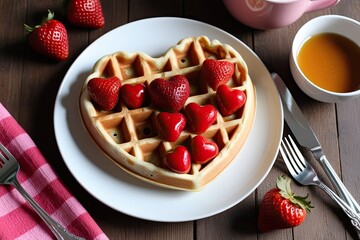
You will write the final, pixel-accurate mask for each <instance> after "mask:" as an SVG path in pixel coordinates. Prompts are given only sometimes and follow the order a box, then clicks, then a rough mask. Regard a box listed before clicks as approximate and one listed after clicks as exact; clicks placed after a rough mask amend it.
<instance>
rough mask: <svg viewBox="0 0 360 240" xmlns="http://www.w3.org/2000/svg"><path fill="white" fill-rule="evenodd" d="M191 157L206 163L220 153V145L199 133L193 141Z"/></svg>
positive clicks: (195, 160)
mask: <svg viewBox="0 0 360 240" xmlns="http://www.w3.org/2000/svg"><path fill="white" fill-rule="evenodd" d="M190 152H191V159H192V161H193V162H194V163H200V164H204V163H207V162H209V161H210V160H212V159H213V158H215V157H216V155H217V154H218V153H219V147H218V145H217V144H216V143H215V142H211V141H208V140H206V139H205V138H204V137H203V136H201V135H197V136H195V137H194V138H193V139H192V141H191V147H190Z"/></svg>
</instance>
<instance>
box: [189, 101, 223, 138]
mask: <svg viewBox="0 0 360 240" xmlns="http://www.w3.org/2000/svg"><path fill="white" fill-rule="evenodd" d="M184 114H185V116H186V121H187V123H188V127H189V129H190V130H191V131H192V132H194V133H197V134H201V133H203V132H205V131H206V130H207V129H208V128H209V127H210V126H211V124H213V123H214V122H215V120H216V115H217V111H216V108H215V107H214V106H213V105H211V104H207V105H204V106H201V105H199V104H197V103H194V102H191V103H189V104H188V105H186V107H185V109H184Z"/></svg>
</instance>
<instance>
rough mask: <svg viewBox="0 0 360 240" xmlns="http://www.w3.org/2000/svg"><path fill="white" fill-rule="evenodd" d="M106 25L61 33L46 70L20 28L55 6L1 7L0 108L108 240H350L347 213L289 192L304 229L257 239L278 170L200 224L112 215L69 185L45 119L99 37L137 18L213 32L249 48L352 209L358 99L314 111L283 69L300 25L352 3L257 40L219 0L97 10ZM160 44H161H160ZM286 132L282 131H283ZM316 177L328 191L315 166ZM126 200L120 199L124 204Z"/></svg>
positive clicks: (2, 0) (1, 2)
mask: <svg viewBox="0 0 360 240" xmlns="http://www.w3.org/2000/svg"><path fill="white" fill-rule="evenodd" d="M102 6H103V11H104V14H105V18H106V25H105V27H103V28H102V29H99V30H82V29H79V28H75V27H71V26H69V25H68V24H67V25H66V26H67V29H68V34H69V41H70V57H69V59H68V60H67V61H64V62H59V63H57V62H53V61H49V60H47V59H45V58H43V57H39V56H38V55H37V54H35V53H34V52H33V51H32V50H31V49H29V46H28V44H27V43H26V37H25V33H24V30H23V23H27V24H30V25H34V24H35V23H37V22H38V21H39V20H40V19H41V17H42V16H43V15H44V14H45V13H46V12H47V9H51V10H53V11H55V12H56V14H57V15H56V16H57V17H58V19H60V20H64V17H63V15H64V10H63V9H62V8H61V5H60V1H58V0H51V1H34V0H33V1H32V0H28V1H11V0H0V54H1V55H0V81H1V87H0V101H1V103H2V104H3V105H4V106H5V107H6V108H7V109H8V110H9V111H10V113H11V114H12V115H13V116H14V117H15V118H16V119H17V120H18V122H19V123H20V124H21V125H22V126H23V128H24V129H25V130H26V131H27V132H28V133H29V134H30V136H31V137H32V138H33V140H34V141H35V143H36V144H37V146H38V147H39V148H40V150H41V151H42V152H43V154H44V155H45V157H46V158H47V159H48V160H49V161H50V163H51V165H52V166H53V167H54V168H55V169H56V171H57V172H58V173H59V175H60V177H61V178H62V179H63V181H64V182H65V183H66V184H67V186H68V187H69V188H70V189H71V191H72V192H73V193H74V195H75V196H76V197H77V198H78V199H79V201H80V202H81V203H82V204H83V205H84V207H85V208H86V209H87V210H88V211H89V212H90V214H91V215H92V216H93V217H94V219H95V220H96V221H97V223H98V224H99V225H100V227H101V228H102V229H103V231H104V232H105V233H106V234H107V235H108V237H109V238H110V239H127V240H131V239H207V240H209V239H311V238H315V239H355V238H356V235H355V233H354V230H353V227H352V226H351V224H350V223H349V221H348V220H347V218H346V216H345V214H343V212H342V211H341V210H340V209H339V208H338V207H337V206H336V205H335V204H334V203H333V202H332V201H331V200H330V199H329V197H328V196H327V195H325V194H324V193H323V192H322V191H321V190H320V189H317V188H310V187H303V186H299V185H296V184H293V188H294V190H295V191H296V192H297V193H299V194H306V193H307V192H309V193H310V198H311V200H312V203H313V205H314V206H315V207H316V208H315V209H314V210H313V211H312V213H310V214H309V215H308V217H307V219H306V221H305V222H304V223H303V224H302V225H301V226H299V227H296V228H294V229H286V230H279V231H274V232H270V233H265V234H261V233H258V232H257V230H256V221H257V212H258V206H259V203H260V201H261V200H262V198H263V196H264V194H265V193H266V192H267V191H268V190H269V189H270V188H272V187H274V183H275V180H276V178H277V177H278V176H279V175H281V174H284V173H285V174H287V175H289V174H288V173H287V170H286V169H285V168H284V164H283V163H282V162H281V161H279V160H278V161H276V162H275V164H274V166H273V168H272V170H271V171H270V173H269V174H268V176H267V177H266V178H265V180H264V181H263V182H262V183H261V184H260V186H259V187H258V188H257V189H256V190H255V191H254V192H253V193H252V194H250V195H249V196H248V197H247V198H246V199H245V200H243V201H242V202H240V203H239V204H237V205H236V206H234V207H232V208H231V209H228V210H227V211H225V212H222V213H219V214H217V215H215V216H212V217H208V218H206V219H201V220H196V221H188V222H180V223H162V222H152V221H146V220H142V219H137V218H133V217H130V216H127V215H125V214H123V213H120V212H117V211H115V210H113V209H111V208H109V207H107V206H105V205H104V204H102V203H101V202H99V201H97V200H96V199H95V198H94V197H93V196H91V195H90V194H89V193H88V192H86V191H85V190H84V189H83V188H82V187H81V186H80V185H79V184H78V183H77V181H76V180H75V179H74V178H73V176H72V175H71V174H70V172H69V171H68V169H67V168H66V166H65V164H64V161H63V159H62V157H61V155H60V153H59V150H58V146H57V144H56V140H55V135H54V130H53V129H54V126H53V121H52V120H53V110H54V102H55V97H56V94H57V91H58V89H59V86H60V84H61V81H62V79H63V77H64V75H65V73H66V72H67V70H68V69H69V67H70V66H71V64H72V63H73V61H74V60H75V59H76V58H77V56H78V55H79V54H80V53H81V52H82V51H83V50H84V49H85V48H86V47H87V46H88V45H89V44H90V43H91V42H93V41H94V40H95V39H97V38H98V37H100V36H102V35H103V34H104V33H106V32H108V31H110V30H112V29H114V28H116V27H118V26H121V25H123V24H126V23H127V22H132V21H135V20H138V19H144V18H149V17H155V16H176V17H185V18H190V19H196V20H200V21H203V22H206V23H209V24H211V25H214V26H216V27H219V28H221V29H223V30H225V31H227V32H229V33H231V34H233V35H234V36H236V37H238V38H239V39H240V40H241V41H243V42H244V43H245V44H247V45H248V46H249V47H250V48H252V49H253V50H254V51H255V53H256V54H257V55H258V56H259V57H260V58H261V59H262V61H263V62H264V63H265V65H266V66H267V68H268V69H269V71H270V72H277V73H279V74H280V75H281V76H282V77H283V78H284V80H285V81H286V84H287V85H288V87H289V88H290V90H291V91H292V93H293V95H294V96H295V98H296V100H297V102H298V103H299V105H300V107H301V109H302V110H303V112H304V114H305V115H306V117H307V118H308V120H309V122H310V124H311V126H312V127H313V129H314V131H315V132H316V134H317V136H318V138H319V140H320V142H321V143H322V145H323V148H324V151H325V153H326V155H327V157H328V159H329V161H330V162H331V164H332V165H333V167H334V168H335V170H336V172H337V173H338V174H339V176H341V178H342V179H343V182H344V183H345V185H346V186H347V187H348V189H349V190H350V191H351V192H352V193H353V196H354V197H355V198H356V199H358V200H360V189H359V185H358V184H356V183H357V182H359V181H360V175H359V171H360V162H359V156H360V148H359V139H360V138H359V137H360V99H357V100H351V101H348V102H344V103H339V104H327V103H320V102H318V101H315V100H312V99H310V98H309V97H307V96H306V95H305V94H303V93H302V92H301V91H300V90H299V88H298V87H297V86H296V85H295V83H294V81H293V79H292V77H291V73H290V69H289V64H288V57H289V52H290V47H291V42H292V39H293V37H294V35H295V33H296V31H297V30H298V29H299V28H300V27H301V26H302V25H303V24H304V23H305V22H307V21H308V20H310V19H312V18H314V17H316V16H320V15H326V14H340V15H345V16H348V17H352V18H354V19H356V20H358V21H359V20H360V1H359V0H346V1H345V0H343V1H341V2H340V3H339V4H338V5H337V6H335V7H332V8H329V9H326V10H323V11H317V12H313V13H308V14H305V15H304V16H303V17H302V18H301V19H300V20H299V21H297V22H296V23H294V24H292V25H291V26H289V27H286V28H282V29H276V30H269V31H259V30H254V29H251V28H248V27H246V26H244V25H242V24H240V23H239V22H237V21H236V20H235V19H234V18H232V17H231V16H230V15H229V13H228V12H227V10H226V9H225V7H224V5H223V3H222V1H220V0H216V1H206V0H191V1H189V0H173V1H168V0H167V1H164V0H159V1H148V0H133V1H125V0H118V1H110V0H103V1H102ZM164 37H166V36H164ZM287 131H288V130H287V129H285V132H287ZM313 163H314V165H315V166H316V169H317V170H318V171H319V173H320V175H321V176H322V177H323V179H324V180H325V182H326V183H329V184H330V182H329V181H328V179H327V178H326V176H325V175H324V173H323V171H322V170H321V169H320V168H319V165H318V164H317V163H315V161H313ZM124 197H126V196H124Z"/></svg>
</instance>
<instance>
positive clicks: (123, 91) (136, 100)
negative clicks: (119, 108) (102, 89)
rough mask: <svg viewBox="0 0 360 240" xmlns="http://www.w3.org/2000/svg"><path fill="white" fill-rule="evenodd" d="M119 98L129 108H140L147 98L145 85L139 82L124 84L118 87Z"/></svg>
mask: <svg viewBox="0 0 360 240" xmlns="http://www.w3.org/2000/svg"><path fill="white" fill-rule="evenodd" d="M120 99H121V102H122V103H124V104H125V105H126V106H127V107H128V108H130V109H135V108H140V107H141V106H143V104H144V103H145V101H146V99H147V90H146V86H145V85H144V84H141V83H139V84H136V85H131V84H124V85H123V86H122V87H121V88H120Z"/></svg>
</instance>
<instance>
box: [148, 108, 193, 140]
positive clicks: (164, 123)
mask: <svg viewBox="0 0 360 240" xmlns="http://www.w3.org/2000/svg"><path fill="white" fill-rule="evenodd" d="M155 126H156V128H157V131H158V134H159V136H160V138H162V139H164V140H165V141H169V142H175V141H176V140H177V139H178V138H179V136H180V134H181V132H182V131H183V130H184V128H185V126H186V118H185V116H184V115H183V114H181V113H168V112H160V113H159V114H158V115H156V121H155Z"/></svg>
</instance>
